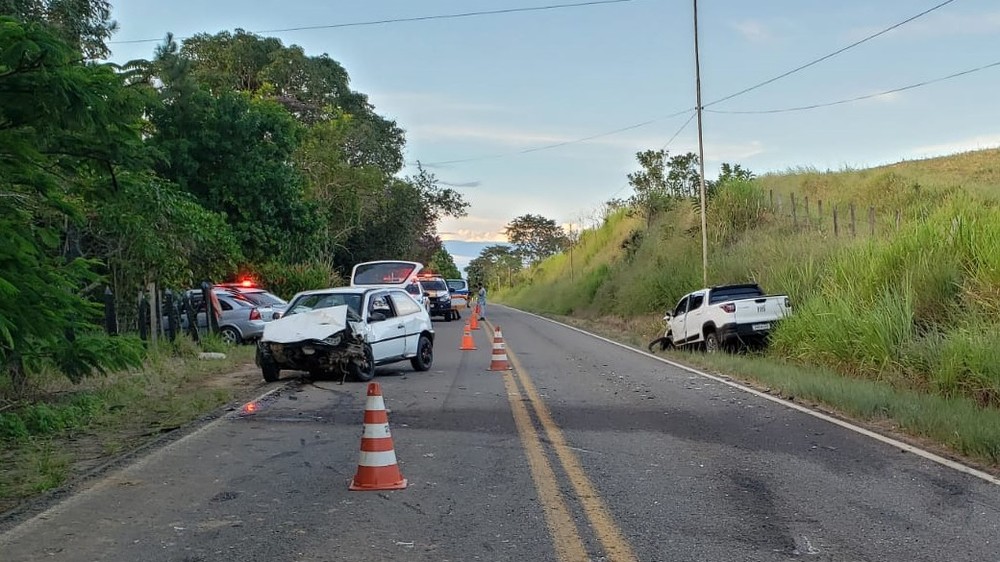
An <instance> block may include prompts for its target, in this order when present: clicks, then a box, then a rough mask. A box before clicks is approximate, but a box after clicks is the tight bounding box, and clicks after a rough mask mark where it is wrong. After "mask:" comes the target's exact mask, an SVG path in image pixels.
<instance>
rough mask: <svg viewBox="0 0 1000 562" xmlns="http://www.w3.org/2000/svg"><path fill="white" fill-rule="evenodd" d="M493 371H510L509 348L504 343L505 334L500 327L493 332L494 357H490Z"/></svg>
mask: <svg viewBox="0 0 1000 562" xmlns="http://www.w3.org/2000/svg"><path fill="white" fill-rule="evenodd" d="M489 370H491V371H508V370H510V365H508V364H507V347H506V346H505V345H504V343H503V333H501V332H500V326H497V327H496V328H494V330H493V355H492V357H490V369H489Z"/></svg>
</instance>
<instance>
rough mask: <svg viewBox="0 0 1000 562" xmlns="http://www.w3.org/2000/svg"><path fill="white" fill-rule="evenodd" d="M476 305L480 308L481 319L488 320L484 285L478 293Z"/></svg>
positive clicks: (480, 285) (480, 286) (481, 285)
mask: <svg viewBox="0 0 1000 562" xmlns="http://www.w3.org/2000/svg"><path fill="white" fill-rule="evenodd" d="M476 304H477V305H478V306H479V319H480V320H486V287H483V284H482V283H480V284H479V291H477V292H476Z"/></svg>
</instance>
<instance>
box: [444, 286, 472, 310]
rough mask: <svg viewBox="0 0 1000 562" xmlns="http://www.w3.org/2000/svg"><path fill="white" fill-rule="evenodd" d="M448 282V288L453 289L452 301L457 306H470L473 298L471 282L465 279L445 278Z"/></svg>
mask: <svg viewBox="0 0 1000 562" xmlns="http://www.w3.org/2000/svg"><path fill="white" fill-rule="evenodd" d="M445 282H447V283H448V290H449V291H451V296H452V301H453V304H454V305H455V308H456V309H458V308H461V307H463V306H464V307H465V308H470V307H471V306H472V304H471V302H472V298H471V296H470V295H469V282H468V281H466V280H465V279H445Z"/></svg>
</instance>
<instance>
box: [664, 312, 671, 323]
mask: <svg viewBox="0 0 1000 562" xmlns="http://www.w3.org/2000/svg"><path fill="white" fill-rule="evenodd" d="M673 317H674V315H673V314H672V313H670V312H668V313H666V314H664V315H663V319H664V320H666V321H668V322H669V321H670V319H671V318H673Z"/></svg>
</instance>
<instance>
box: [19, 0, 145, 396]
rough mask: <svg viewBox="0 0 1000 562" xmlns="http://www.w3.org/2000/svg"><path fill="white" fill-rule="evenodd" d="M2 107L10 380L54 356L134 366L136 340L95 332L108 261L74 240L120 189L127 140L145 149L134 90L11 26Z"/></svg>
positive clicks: (79, 366)
mask: <svg viewBox="0 0 1000 562" xmlns="http://www.w3.org/2000/svg"><path fill="white" fill-rule="evenodd" d="M0 99H3V100H4V103H3V104H0V178H2V179H0V234H2V239H3V240H4V243H3V244H0V372H4V373H7V374H9V375H10V377H11V379H12V381H13V382H14V385H15V387H18V386H22V385H23V384H24V382H25V380H26V370H25V369H26V365H27V366H28V367H30V366H31V365H33V364H37V362H38V361H39V360H40V359H43V358H47V359H49V360H52V361H56V362H57V363H58V364H59V365H60V367H62V368H63V370H64V372H66V374H67V375H69V376H71V377H73V378H79V377H81V376H83V375H85V374H88V373H90V372H92V371H95V370H97V371H100V370H103V369H105V368H106V367H109V366H115V365H120V364H134V362H135V361H134V359H135V356H134V354H132V353H131V351H133V350H134V347H132V346H130V344H129V342H128V341H127V340H124V339H123V340H120V341H118V342H113V343H108V344H106V345H105V344H103V343H101V342H99V341H98V340H97V339H94V338H92V337H90V336H88V335H87V332H88V331H89V329H90V328H91V327H92V326H93V321H94V319H95V314H96V308H95V306H94V305H93V304H92V302H91V301H90V300H89V299H88V298H87V296H88V292H89V291H90V290H92V289H93V287H94V286H95V284H96V283H98V282H99V281H100V277H99V275H98V271H97V268H96V266H97V265H98V264H97V263H96V262H95V261H93V260H91V259H86V258H85V257H83V256H80V255H79V254H78V252H77V251H74V250H76V245H77V242H78V240H76V239H75V238H74V237H71V236H68V234H70V233H72V232H77V227H78V225H79V223H80V222H81V219H82V216H83V208H84V206H85V204H86V201H87V200H90V199H92V198H94V197H98V196H100V195H101V194H106V193H108V192H109V191H110V190H111V189H112V187H113V183H114V174H113V173H112V172H111V169H112V168H113V166H114V165H115V161H114V159H115V158H116V157H118V156H120V155H121V150H120V148H119V145H118V142H121V145H122V146H129V145H130V144H132V143H134V142H136V139H135V138H133V139H127V138H124V137H126V136H128V135H136V131H135V129H134V127H133V126H132V122H134V120H135V119H137V115H136V114H135V113H134V112H130V111H129V108H130V107H131V108H133V109H134V108H135V106H133V105H132V104H131V98H130V94H129V93H128V92H125V91H124V90H123V85H122V83H121V80H120V79H119V78H118V77H117V76H116V75H115V73H114V72H113V71H112V70H111V69H110V68H109V67H108V66H106V65H92V64H82V63H80V62H79V56H78V54H77V53H76V52H75V51H74V50H72V49H71V48H70V47H69V46H68V45H66V44H65V43H63V42H62V41H60V40H59V38H58V37H57V36H56V35H55V34H54V33H53V32H52V31H50V30H49V29H48V28H47V27H46V26H44V25H42V24H37V23H22V22H19V21H16V20H13V19H10V18H0ZM130 141H131V142H130ZM67 225H72V227H68V226H67ZM96 349H100V350H102V352H100V353H98V352H94V350H96ZM116 350H117V351H116Z"/></svg>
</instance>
